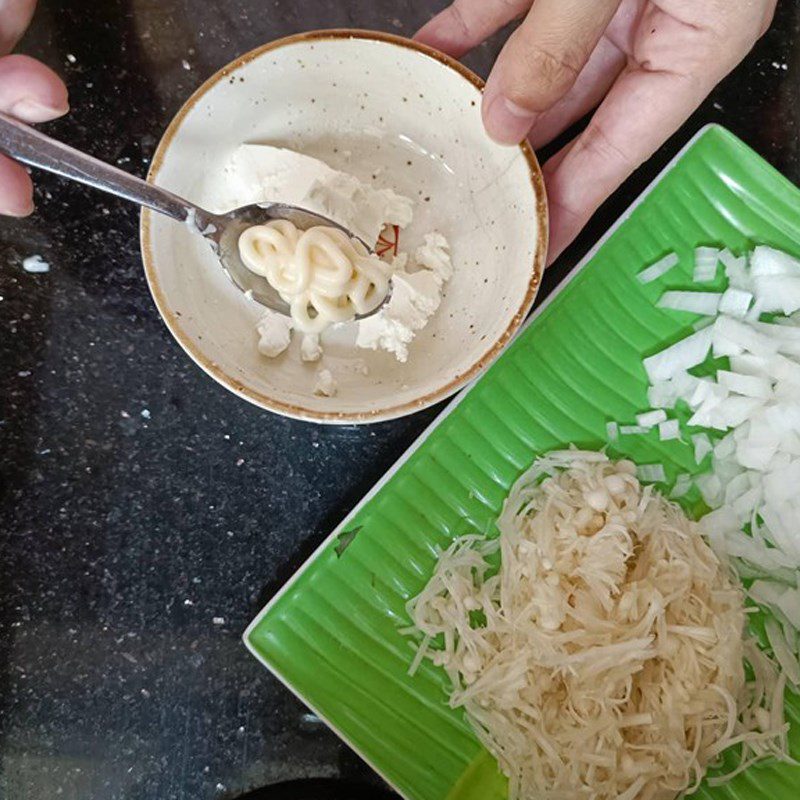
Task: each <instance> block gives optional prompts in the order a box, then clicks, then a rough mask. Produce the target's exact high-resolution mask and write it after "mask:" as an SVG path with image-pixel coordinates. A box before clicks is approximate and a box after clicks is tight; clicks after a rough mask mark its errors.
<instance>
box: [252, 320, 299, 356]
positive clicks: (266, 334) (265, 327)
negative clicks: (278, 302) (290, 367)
mask: <svg viewBox="0 0 800 800" xmlns="http://www.w3.org/2000/svg"><path fill="white" fill-rule="evenodd" d="M256 330H257V331H258V352H259V353H261V355H264V356H267V357H268V358H275V357H276V356H279V355H280V354H281V353H282V352H283V351H284V350H285V349H286V348H287V347H288V346H289V342H290V340H291V332H292V320H291V319H290V318H289V317H287V316H284V315H283V314H278V313H277V312H275V311H270V310H269V309H267V310H266V311H265V312H264V316H263V317H261V319H260V320H259V323H258V327H257V329H256Z"/></svg>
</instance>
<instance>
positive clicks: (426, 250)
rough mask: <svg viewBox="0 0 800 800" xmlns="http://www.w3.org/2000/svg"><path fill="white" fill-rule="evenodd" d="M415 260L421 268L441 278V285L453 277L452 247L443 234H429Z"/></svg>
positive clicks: (415, 254) (417, 251)
mask: <svg viewBox="0 0 800 800" xmlns="http://www.w3.org/2000/svg"><path fill="white" fill-rule="evenodd" d="M414 258H415V260H416V262H417V264H419V265H420V266H421V267H426V268H427V269H429V270H431V271H432V272H433V273H434V274H435V275H436V276H438V278H439V283H440V284H442V283H445V282H446V281H449V280H450V278H452V277H453V262H452V261H451V260H450V245H449V244H448V243H447V239H445V238H444V236H442V234H441V233H436V232H434V233H428V234H426V235H425V243H424V244H421V245H420V246H419V247H418V248H417V250H416V252H415V253H414Z"/></svg>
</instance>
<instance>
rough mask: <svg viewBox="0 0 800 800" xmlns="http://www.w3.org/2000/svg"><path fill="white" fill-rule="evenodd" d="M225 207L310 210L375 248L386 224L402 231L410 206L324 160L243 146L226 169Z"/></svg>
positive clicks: (282, 151) (260, 145) (405, 199)
mask: <svg viewBox="0 0 800 800" xmlns="http://www.w3.org/2000/svg"><path fill="white" fill-rule="evenodd" d="M226 172H227V175H228V180H227V183H228V194H229V197H228V198H227V205H229V206H230V207H231V208H233V207H237V206H242V205H246V204H248V203H268V202H281V203H288V204H291V205H297V206H300V207H301V208H308V209H309V210H311V211H316V212H317V213H319V214H323V215H324V216H326V217H330V218H331V219H333V220H335V221H336V222H338V223H339V224H340V225H344V227H345V228H348V229H349V230H351V231H352V232H353V233H355V234H356V235H357V236H359V237H360V238H362V239H363V240H364V241H365V242H367V244H369V245H374V244H375V242H377V240H378V236H379V235H380V232H381V230H382V229H383V226H384V225H385V224H386V223H389V224H392V225H399V226H400V227H404V226H405V225H407V224H408V223H409V222H410V221H411V215H412V208H413V202H412V201H411V200H410V199H409V198H407V197H403V196H401V195H398V194H396V193H395V192H393V191H391V190H390V189H375V188H373V187H372V186H370V185H369V184H366V183H362V182H361V181H359V180H358V179H357V178H355V177H353V176H352V175H348V174H347V173H344V172H339V171H337V170H335V169H332V168H331V167H329V166H328V165H327V164H326V163H325V162H324V161H320V160H319V159H316V158H312V157H311V156H306V155H303V154H302V153H296V152H294V151H293V150H288V149H286V148H282V147H271V146H269V145H263V144H243V145H240V146H239V147H238V148H237V149H236V151H235V152H234V153H233V156H232V157H231V160H230V162H229V163H228V166H227V167H226Z"/></svg>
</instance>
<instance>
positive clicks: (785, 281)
mask: <svg viewBox="0 0 800 800" xmlns="http://www.w3.org/2000/svg"><path fill="white" fill-rule="evenodd" d="M753 291H754V292H755V295H756V297H757V298H758V303H759V306H760V308H761V311H766V312H769V311H780V312H781V313H782V314H791V313H792V312H794V311H797V309H799V308H800V277H797V278H794V277H792V278H790V277H788V276H784V275H764V276H762V277H757V278H753Z"/></svg>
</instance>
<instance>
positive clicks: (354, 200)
mask: <svg viewBox="0 0 800 800" xmlns="http://www.w3.org/2000/svg"><path fill="white" fill-rule="evenodd" d="M301 205H302V206H303V207H304V208H309V209H311V210H312V211H317V212H318V213H320V214H323V215H324V216H326V217H330V218H331V219H333V220H336V221H337V222H339V223H341V224H342V225H344V226H345V227H346V228H349V229H350V230H351V231H353V233H356V234H358V235H359V236H360V237H361V238H362V239H363V240H364V241H365V242H367V243H368V244H370V245H373V244H375V242H377V241H378V236H379V235H380V233H381V231H382V230H383V228H384V226H385V225H386V224H387V223H388V224H389V225H398V226H400V227H405V226H406V225H408V223H409V222H411V217H412V213H413V203H412V201H411V200H410V199H409V198H408V197H403V196H401V195H399V194H396V193H395V192H393V191H392V190H391V189H380V190H379V189H373V188H372V187H371V186H368V185H367V184H364V183H361V181H360V180H358V178H354V177H353V176H352V175H347V174H346V173H344V172H334V173H333V174H332V175H330V176H328V177H326V178H322V179H317V180H316V181H314V183H313V184H312V185H311V188H310V189H309V191H308V193H307V194H306V195H305V197H304V198H303V201H302V203H301Z"/></svg>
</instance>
